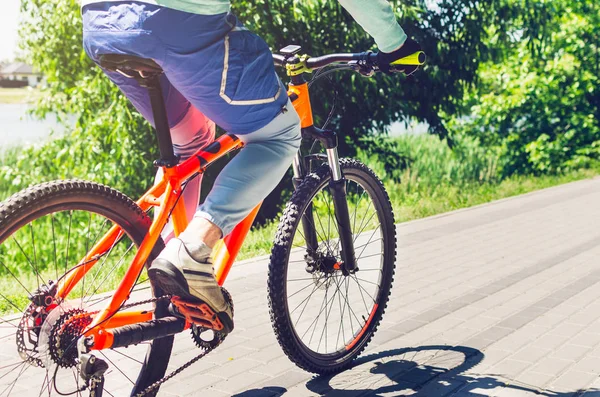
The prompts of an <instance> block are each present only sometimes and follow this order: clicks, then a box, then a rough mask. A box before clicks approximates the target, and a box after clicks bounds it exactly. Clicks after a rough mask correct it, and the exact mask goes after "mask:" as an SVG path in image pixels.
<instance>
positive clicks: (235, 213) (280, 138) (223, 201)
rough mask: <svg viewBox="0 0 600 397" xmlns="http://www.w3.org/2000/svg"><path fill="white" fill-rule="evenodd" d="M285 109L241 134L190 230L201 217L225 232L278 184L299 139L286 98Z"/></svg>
mask: <svg viewBox="0 0 600 397" xmlns="http://www.w3.org/2000/svg"><path fill="white" fill-rule="evenodd" d="M286 110H287V111H285V112H282V113H280V114H279V115H277V117H275V119H273V121H271V122H270V123H269V124H267V125H266V126H265V127H263V128H261V129H259V130H257V131H255V132H252V133H250V134H246V135H240V139H241V140H242V141H243V142H244V143H245V146H244V148H243V149H242V150H241V151H240V153H239V154H238V155H237V156H235V157H234V158H233V159H232V160H231V161H230V162H229V164H227V166H226V167H225V168H224V169H223V171H221V173H220V174H219V176H218V177H217V179H216V181H215V183H214V185H213V188H212V190H211V191H210V193H209V194H208V196H207V197H206V200H205V201H204V203H203V204H202V205H201V206H200V209H199V211H198V212H197V213H196V216H195V217H194V221H192V223H191V224H190V226H191V228H188V230H190V231H191V232H192V233H193V231H192V229H193V228H194V226H195V225H196V224H197V223H198V218H200V219H206V220H209V221H210V222H211V223H212V224H214V225H216V226H217V227H218V228H219V229H220V231H221V232H222V234H223V235H227V234H229V233H230V232H231V230H232V229H233V228H234V227H235V225H237V224H238V223H239V222H240V221H241V220H242V219H244V218H245V217H246V215H248V213H250V211H251V210H252V209H253V208H254V207H255V206H256V205H257V204H258V203H260V202H261V201H262V200H264V199H265V198H266V197H267V195H268V194H269V193H271V191H272V190H273V189H274V188H275V187H276V186H277V184H278V183H279V182H280V181H281V178H282V177H283V176H284V175H285V173H286V171H287V170H288V169H289V167H290V164H291V163H292V160H293V158H294V155H295V154H296V153H297V152H298V148H299V147H300V139H301V136H300V119H299V118H298V114H297V113H296V111H295V110H294V108H293V106H292V104H291V103H289V102H288V104H287V109H286ZM186 232H188V231H187V230H186Z"/></svg>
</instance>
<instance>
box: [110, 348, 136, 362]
mask: <svg viewBox="0 0 600 397" xmlns="http://www.w3.org/2000/svg"><path fill="white" fill-rule="evenodd" d="M111 351H112V352H115V353H118V354H120V355H122V356H124V357H127V358H128V359H130V360H133V361H135V362H136V363H139V364H142V365H144V363H143V362H142V361H140V360H136V359H135V358H133V357H131V356H129V355H127V354H125V353H123V352H120V351H119V350H118V349H111Z"/></svg>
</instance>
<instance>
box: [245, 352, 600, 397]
mask: <svg viewBox="0 0 600 397" xmlns="http://www.w3.org/2000/svg"><path fill="white" fill-rule="evenodd" d="M483 359H484V354H483V353H482V352H481V351H479V350H477V349H474V348H471V347H465V346H447V345H431V346H419V347H408V348H401V349H393V350H387V351H384V352H380V353H375V354H370V355H367V356H364V357H361V358H359V359H358V360H356V362H355V364H354V365H353V366H352V368H349V369H348V370H346V371H343V372H341V373H338V374H334V375H328V376H316V377H314V378H312V379H310V380H309V381H308V382H307V383H306V388H307V389H308V391H309V392H310V394H311V395H320V396H335V397H344V396H347V397H349V396H359V395H360V396H392V395H399V394H401V395H405V394H406V395H412V396H427V397H441V396H444V397H446V396H448V397H449V396H452V395H454V394H455V393H457V394H460V396H472V397H477V396H488V395H495V393H496V392H498V391H499V390H500V389H502V388H505V389H508V392H511V391H512V392H514V394H515V395H518V396H523V395H528V394H530V395H532V396H533V395H537V396H547V397H570V396H573V395H577V394H578V393H580V392H582V391H583V390H573V391H569V392H556V391H552V390H547V389H540V388H537V387H536V386H533V385H526V384H523V383H519V382H515V381H512V380H510V379H508V378H506V377H503V376H501V375H488V374H486V375H479V374H477V372H476V369H475V370H474V371H471V370H472V369H474V367H475V366H476V365H478V364H479V363H481V362H482V361H483ZM286 392H287V390H286V389H285V388H282V387H278V386H276V385H273V386H267V387H264V388H262V389H252V390H247V391H245V392H243V393H241V394H237V395H236V396H237V397H242V396H243V397H258V396H281V395H283V396H285V394H286ZM504 393H507V391H504ZM294 395H300V394H298V393H295V394H294ZM502 395H512V393H509V394H502ZM585 396H586V397H600V390H596V389H594V390H587V394H586V395H585Z"/></svg>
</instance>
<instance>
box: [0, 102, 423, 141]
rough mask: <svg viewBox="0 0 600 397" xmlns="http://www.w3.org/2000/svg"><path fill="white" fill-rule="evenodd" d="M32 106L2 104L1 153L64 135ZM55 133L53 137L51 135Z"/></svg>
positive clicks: (413, 129)
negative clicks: (37, 116)
mask: <svg viewBox="0 0 600 397" xmlns="http://www.w3.org/2000/svg"><path fill="white" fill-rule="evenodd" d="M30 106H31V105H27V104H0V151H2V150H4V149H6V148H9V147H14V146H19V145H24V144H29V143H39V142H43V141H44V140H46V139H50V137H51V136H56V135H57V134H61V133H64V131H65V128H64V127H63V126H61V125H60V124H59V123H58V122H57V121H56V117H54V116H52V115H50V116H48V118H47V119H45V120H36V119H34V118H33V117H31V116H29V115H28V114H27V111H28V109H29V107H30ZM426 130H427V125H426V124H423V123H416V122H411V123H409V124H408V125H406V124H405V123H404V122H396V123H393V124H392V125H391V126H390V135H391V136H398V135H403V134H422V133H424V132H426ZM51 133H53V135H51Z"/></svg>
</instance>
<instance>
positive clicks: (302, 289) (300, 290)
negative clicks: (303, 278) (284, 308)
mask: <svg viewBox="0 0 600 397" xmlns="http://www.w3.org/2000/svg"><path fill="white" fill-rule="evenodd" d="M311 280H312V279H311ZM311 285H314V283H309V284H307V285H306V286H305V287H302V288H301V289H299V290H298V291H296V292H294V293H293V294H291V295H290V296H288V299H290V298H291V297H293V296H295V295H297V294H299V293H300V292H302V291H304V290H305V289H307V288H308V287H310V286H311Z"/></svg>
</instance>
